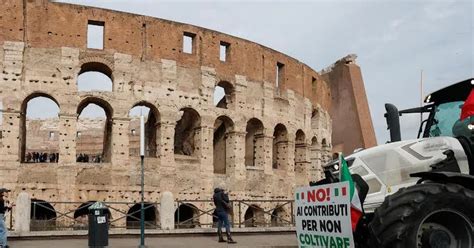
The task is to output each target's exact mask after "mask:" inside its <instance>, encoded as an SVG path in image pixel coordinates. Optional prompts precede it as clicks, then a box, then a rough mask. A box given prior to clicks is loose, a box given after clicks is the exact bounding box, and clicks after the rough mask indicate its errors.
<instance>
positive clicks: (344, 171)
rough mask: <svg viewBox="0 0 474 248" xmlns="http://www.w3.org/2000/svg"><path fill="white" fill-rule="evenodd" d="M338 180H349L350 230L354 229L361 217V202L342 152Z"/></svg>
mask: <svg viewBox="0 0 474 248" xmlns="http://www.w3.org/2000/svg"><path fill="white" fill-rule="evenodd" d="M339 181H341V182H349V196H350V202H351V223H352V231H355V229H356V226H357V223H358V222H359V219H360V217H362V204H361V203H360V199H359V194H358V193H357V189H356V188H355V184H354V181H353V180H352V176H351V172H350V171H349V166H347V162H346V160H345V159H344V156H342V154H340V155H339Z"/></svg>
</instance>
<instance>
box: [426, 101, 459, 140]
mask: <svg viewBox="0 0 474 248" xmlns="http://www.w3.org/2000/svg"><path fill="white" fill-rule="evenodd" d="M463 104H464V102H462V101H458V102H448V103H443V104H440V105H439V106H437V107H436V113H435V121H434V123H433V125H432V126H431V128H430V136H431V137H437V136H451V137H452V136H453V126H454V123H456V121H457V120H459V118H460V117H461V107H462V105H463Z"/></svg>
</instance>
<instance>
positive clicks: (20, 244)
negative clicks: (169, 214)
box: [9, 234, 297, 248]
mask: <svg viewBox="0 0 474 248" xmlns="http://www.w3.org/2000/svg"><path fill="white" fill-rule="evenodd" d="M234 240H235V241H237V242H238V243H237V244H227V243H218V242H217V237H216V236H208V235H206V236H184V237H177V236H158V237H147V238H146V239H145V245H146V247H148V248H155V247H156V248H158V247H160V248H161V247H193V248H194V247H196V248H199V247H206V248H210V247H216V248H219V247H279V248H290V247H291V248H293V247H297V241H296V235H295V234H251V235H249V234H247V235H242V234H241V235H239V234H237V235H234ZM139 244H140V238H139V236H137V237H126V238H111V239H110V240H109V246H108V247H111V248H126V247H127V248H128V247H138V245H139ZM9 245H10V247H12V248H41V247H45V248H52V247H54V248H62V247H65V248H66V247H67V248H79V247H80V248H84V247H88V240H87V237H85V238H80V239H53V240H45V239H41V240H22V239H19V240H10V241H9Z"/></svg>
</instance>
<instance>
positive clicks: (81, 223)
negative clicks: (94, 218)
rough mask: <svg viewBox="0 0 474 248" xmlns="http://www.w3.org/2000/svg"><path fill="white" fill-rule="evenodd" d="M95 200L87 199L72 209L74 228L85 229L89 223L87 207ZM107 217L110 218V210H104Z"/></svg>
mask: <svg viewBox="0 0 474 248" xmlns="http://www.w3.org/2000/svg"><path fill="white" fill-rule="evenodd" d="M94 203H96V201H87V202H84V203H82V204H81V205H79V207H78V208H76V210H74V221H75V223H74V229H86V228H87V227H88V225H89V207H90V206H92V205H93V204H94ZM105 214H106V215H107V217H108V219H109V220H110V219H112V215H111V213H110V210H109V209H107V210H106V211H105Z"/></svg>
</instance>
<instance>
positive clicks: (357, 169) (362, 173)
mask: <svg viewBox="0 0 474 248" xmlns="http://www.w3.org/2000/svg"><path fill="white" fill-rule="evenodd" d="M350 171H351V174H359V176H361V177H363V176H366V175H368V174H369V172H368V171H367V170H366V169H365V168H364V167H362V166H352V167H351V168H350Z"/></svg>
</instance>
